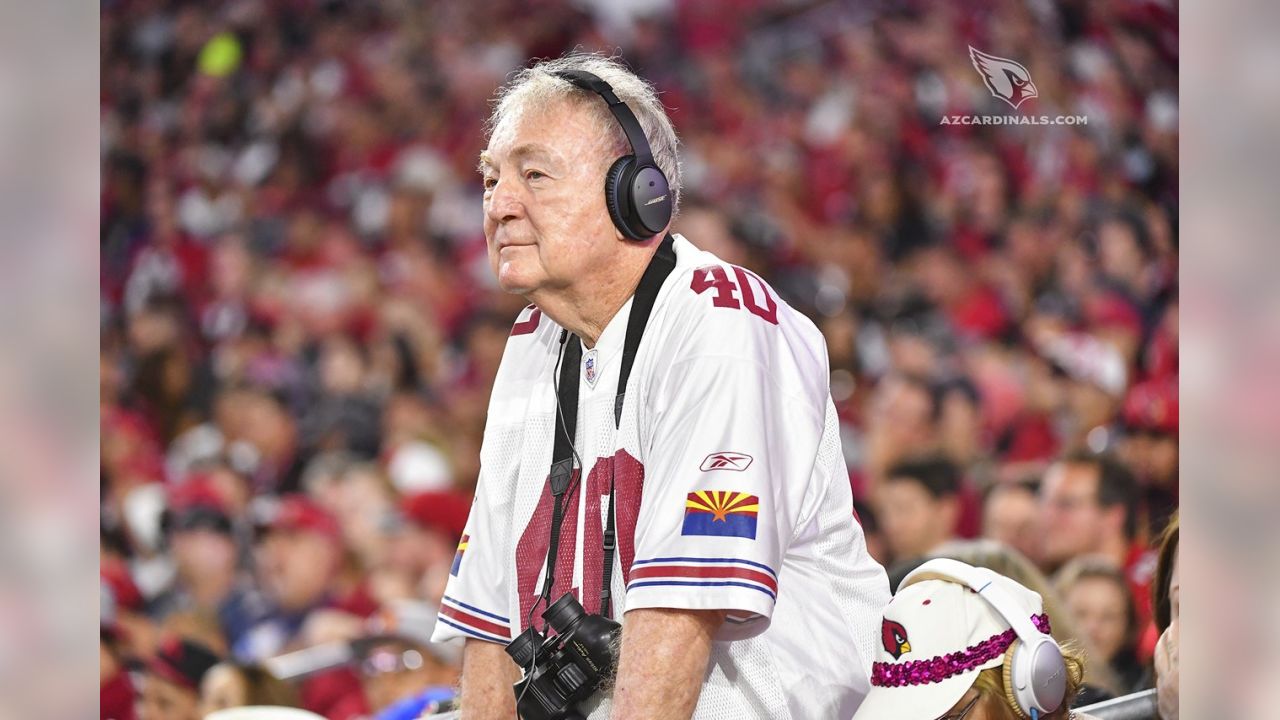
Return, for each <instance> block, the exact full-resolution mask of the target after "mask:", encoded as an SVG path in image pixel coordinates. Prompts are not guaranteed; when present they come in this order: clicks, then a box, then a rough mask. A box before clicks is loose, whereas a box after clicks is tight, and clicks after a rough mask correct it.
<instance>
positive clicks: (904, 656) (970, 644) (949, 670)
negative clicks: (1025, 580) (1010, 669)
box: [854, 560, 1049, 720]
mask: <svg viewBox="0 0 1280 720" xmlns="http://www.w3.org/2000/svg"><path fill="white" fill-rule="evenodd" d="M947 562H948V563H956V561H953V560H949V561H947ZM956 564H957V565H958V564H960V563H956ZM947 567H948V566H947V565H946V564H943V563H937V561H930V562H927V563H925V564H924V565H921V566H920V567H919V568H918V569H917V570H916V571H915V572H913V573H912V574H911V575H910V576H908V578H907V579H906V580H904V581H903V583H902V585H901V586H900V587H899V588H898V593H897V594H896V595H894V596H893V599H892V600H890V601H889V605H888V606H886V607H885V609H884V618H883V620H882V621H881V626H880V628H881V630H880V641H879V642H878V643H876V659H875V662H874V663H873V664H872V671H871V692H869V693H868V694H867V696H866V698H865V699H864V700H863V701H862V705H861V706H859V707H858V712H857V713H856V714H855V715H854V719H855V720H935V719H936V718H938V717H940V716H941V715H943V714H944V713H946V712H947V711H948V710H950V709H951V707H952V706H953V705H955V704H956V703H957V702H959V701H960V698H962V697H964V694H965V693H966V692H967V691H968V690H969V688H970V687H972V686H973V683H974V681H975V680H976V679H977V677H978V673H979V672H981V671H982V670H984V669H986V668H993V667H999V666H1000V665H1001V664H1002V663H1003V662H1004V657H1005V651H1006V650H1008V648H1009V647H1010V646H1012V645H1013V643H1014V642H1015V641H1016V640H1017V634H1016V633H1015V632H1014V630H1013V629H1012V628H1011V627H1010V625H1009V622H1008V621H1007V620H1005V619H1004V617H1003V616H1002V615H1001V614H1000V613H999V612H997V611H996V609H995V608H994V607H992V606H991V605H990V604H989V603H988V602H987V601H986V600H984V599H983V598H982V597H981V596H979V595H978V593H976V592H974V591H973V590H971V589H970V588H969V587H968V586H967V585H965V584H962V583H961V582H960V581H959V580H956V579H949V578H950V575H949V573H948V572H947ZM965 567H967V568H969V569H970V570H972V571H974V572H975V573H978V572H983V573H986V574H987V577H988V578H989V579H990V581H991V582H992V583H994V584H995V585H996V586H997V587H998V588H999V589H1000V590H1002V591H1003V594H1004V595H1006V596H1007V597H1008V598H1009V599H1010V600H1011V601H1012V604H1013V605H1014V606H1015V608H1016V610H1017V611H1019V612H1022V613H1025V614H1026V616H1027V617H1028V618H1029V619H1031V621H1032V623H1033V624H1034V625H1035V626H1036V627H1038V628H1039V629H1040V630H1042V631H1048V629H1049V620H1048V617H1047V616H1045V615H1044V614H1043V613H1044V603H1043V601H1042V600H1041V598H1040V595H1038V594H1037V593H1035V592H1033V591H1031V590H1028V589H1027V588H1025V587H1023V586H1022V585H1019V584H1018V583H1016V582H1014V581H1013V580H1010V579H1009V578H1006V577H1004V576H1003V575H999V574H997V573H994V572H990V571H985V570H983V569H981V568H973V567H972V566H968V565H966V566H965Z"/></svg>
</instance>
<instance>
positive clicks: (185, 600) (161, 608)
mask: <svg viewBox="0 0 1280 720" xmlns="http://www.w3.org/2000/svg"><path fill="white" fill-rule="evenodd" d="M164 525H165V528H166V538H167V544H168V547H169V552H170V554H171V555H172V557H173V560H174V568H175V571H176V572H175V577H174V584H173V586H172V587H170V588H169V589H168V590H167V591H165V592H164V593H162V594H160V595H159V596H158V597H156V598H155V599H153V600H152V607H151V613H152V615H153V616H155V617H158V618H164V617H166V616H168V615H170V614H171V613H175V612H180V611H186V612H195V613H199V614H201V615H204V616H206V617H216V616H217V614H218V612H219V611H220V610H221V608H222V606H223V604H224V603H225V602H227V601H228V600H229V598H230V596H231V595H232V593H234V592H237V591H238V590H239V589H240V588H239V587H238V586H239V585H240V584H241V581H242V580H243V578H242V577H241V573H240V563H239V561H240V552H239V547H238V544H237V542H236V539H235V536H234V534H233V533H234V528H233V527H232V521H231V517H230V511H229V508H228V504H227V502H226V501H225V500H224V499H223V497H222V492H221V490H220V489H219V488H218V487H217V486H216V485H214V482H213V481H212V480H211V479H210V478H208V477H205V476H198V475H197V476H193V477H190V478H188V479H187V480H186V481H185V482H183V483H182V484H181V485H177V486H174V487H172V488H171V489H170V493H169V503H168V507H167V508H166V515H165V518H164Z"/></svg>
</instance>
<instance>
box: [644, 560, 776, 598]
mask: <svg viewBox="0 0 1280 720" xmlns="http://www.w3.org/2000/svg"><path fill="white" fill-rule="evenodd" d="M657 577H688V578H738V579H741V580H750V581H752V582H758V583H760V584H761V585H764V586H765V587H767V588H769V589H770V590H772V591H773V592H774V594H777V592H778V581H777V580H774V579H773V577H772V576H771V575H769V574H768V573H763V572H760V571H759V570H752V569H750V568H741V567H724V566H717V565H710V566H707V565H702V566H688V565H641V566H640V567H633V568H631V579H632V580H637V579H640V578H657Z"/></svg>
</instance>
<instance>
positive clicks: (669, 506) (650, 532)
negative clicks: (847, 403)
mask: <svg viewBox="0 0 1280 720" xmlns="http://www.w3.org/2000/svg"><path fill="white" fill-rule="evenodd" d="M739 320H741V318H739ZM748 321H749V319H748ZM730 324H731V325H732V324H733V323H732V322H731V323H730ZM748 329H750V328H748ZM772 330H773V329H772V328H768V329H767V331H772ZM743 337H744V338H745V339H742V340H739V342H738V343H737V344H736V345H735V344H729V342H728V340H726V339H725V338H724V335H723V332H722V333H721V337H720V340H718V341H716V342H715V343H713V345H714V347H713V346H709V345H708V344H707V343H698V345H699V346H700V347H697V348H694V353H695V355H694V356H693V357H688V358H687V359H684V360H680V359H676V360H675V361H674V362H672V364H671V365H670V366H669V367H666V368H664V370H663V372H662V379H660V380H657V381H655V385H654V389H653V390H652V398H651V403H652V406H651V410H650V412H652V425H651V429H650V433H649V437H648V440H647V450H646V453H645V455H646V456H645V460H644V464H645V479H644V494H643V499H642V502H641V507H640V516H639V518H638V522H637V526H636V532H635V544H636V550H635V561H634V563H633V564H632V567H631V571H630V573H629V577H628V578H627V580H628V583H627V596H626V609H627V610H632V609H637V608H680V609H698V610H725V611H728V612H727V618H726V622H725V623H724V625H723V626H722V627H721V630H720V631H719V633H718V635H717V639H718V640H732V639H740V638H745V637H751V636H753V635H756V634H758V633H761V632H763V631H764V630H765V629H766V628H767V627H768V625H769V621H770V618H771V616H772V613H773V607H774V603H775V601H776V599H777V596H778V593H779V592H786V580H787V579H786V577H783V576H781V575H780V569H781V567H782V558H783V556H784V555H785V554H786V552H787V548H788V547H789V545H790V544H791V541H792V539H793V538H794V536H795V534H796V529H797V527H799V525H800V520H801V517H800V516H801V514H802V512H805V510H804V507H803V506H804V503H805V496H806V493H807V492H808V489H809V487H810V486H811V484H812V479H811V478H812V477H813V474H814V465H815V457H816V455H817V449H818V443H819V441H820V439H821V435H822V427H823V419H824V416H823V412H824V409H825V408H824V406H823V405H820V404H816V403H815V401H814V400H813V399H812V397H810V395H811V394H810V393H801V392H795V391H794V386H793V389H792V390H791V391H788V390H787V389H784V384H782V383H780V382H778V375H779V373H780V368H779V367H778V366H777V364H775V365H774V366H772V367H771V366H770V364H769V363H768V362H766V361H765V360H764V359H763V358H764V357H766V356H768V354H769V353H770V352H772V351H771V350H766V351H762V353H756V352H753V350H754V349H755V348H753V347H752V345H753V342H755V341H758V338H759V334H758V333H757V335H756V336H755V339H754V340H753V339H752V338H751V337H748V336H745V335H744V336H743ZM783 354H786V353H783ZM811 359H812V358H811ZM817 362H818V363H819V364H820V365H825V360H818V361H817ZM787 367H788V368H790V367H792V366H790V365H788V366H787ZM813 370H814V372H815V373H816V372H825V367H817V368H814V369H813ZM791 371H792V372H794V371H793V370H791Z"/></svg>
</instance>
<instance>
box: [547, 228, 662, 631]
mask: <svg viewBox="0 0 1280 720" xmlns="http://www.w3.org/2000/svg"><path fill="white" fill-rule="evenodd" d="M675 266H676V253H675V241H674V239H673V238H672V237H671V235H667V236H666V237H664V238H663V239H662V243H661V244H660V245H658V251H657V252H656V253H655V254H654V256H653V259H652V260H650V261H649V266H648V267H647V268H645V271H644V275H643V276H641V278H640V284H639V285H638V286H637V287H636V292H635V296H634V298H633V300H632V303H631V313H630V314H629V315H628V317H627V335H626V338H625V340H624V341H623V345H622V365H621V369H620V371H619V373H618V390H617V393H616V394H615V396H614V401H613V424H614V429H615V430H616V429H617V428H619V427H620V426H621V425H622V406H623V403H624V401H625V399H626V394H627V380H628V379H629V378H630V377H631V367H632V366H633V365H634V364H635V359H636V352H637V351H638V350H639V348H640V339H641V338H642V337H643V336H644V330H645V326H646V325H647V324H648V322H649V315H650V314H651V313H652V312H653V304H654V302H655V301H656V300H657V298H658V291H659V290H661V289H662V283H663V282H664V281H666V279H667V276H668V275H670V274H671V271H672V270H674V269H675ZM566 337H567V339H568V343H569V344H568V346H567V347H565V348H564V355H563V356H562V360H561V363H562V365H561V368H560V378H559V387H558V388H557V390H556V392H557V398H556V399H557V403H558V406H559V407H558V410H557V412H559V413H561V422H558V423H556V434H555V444H554V449H553V450H552V455H551V476H550V482H551V495H552V496H553V502H554V506H553V509H552V512H551V537H550V543H549V544H548V546H547V577H546V579H545V582H544V584H543V595H544V596H545V597H546V599H547V600H548V601H550V598H551V588H552V584H553V583H554V582H555V580H554V578H555V566H556V556H557V554H558V551H559V545H560V525H561V524H562V523H563V522H564V513H565V508H564V503H565V502H567V501H566V500H565V498H564V497H563V496H564V494H565V492H566V491H567V490H568V489H569V484H570V480H571V479H572V477H573V459H574V450H573V440H574V438H575V437H576V433H577V428H578V376H579V374H580V373H581V365H582V346H581V344H580V341H579V339H578V337H577V336H576V335H571V336H566V334H564V333H562V334H561V338H562V339H561V342H562V343H563V342H564V341H565V338H566ZM579 471H580V472H581V469H580V470H579ZM614 486H615V485H614V474H613V471H612V470H611V471H610V473H609V510H608V512H607V513H606V516H605V529H604V539H603V549H604V553H603V562H602V564H603V569H602V580H603V582H602V584H601V586H600V614H601V615H603V616H604V617H610V615H611V607H610V596H611V594H612V593H611V588H610V586H611V583H612V581H613V554H614V550H615V548H616V547H617V539H616V535H617V532H616V530H615V523H614V517H613V515H614Z"/></svg>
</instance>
